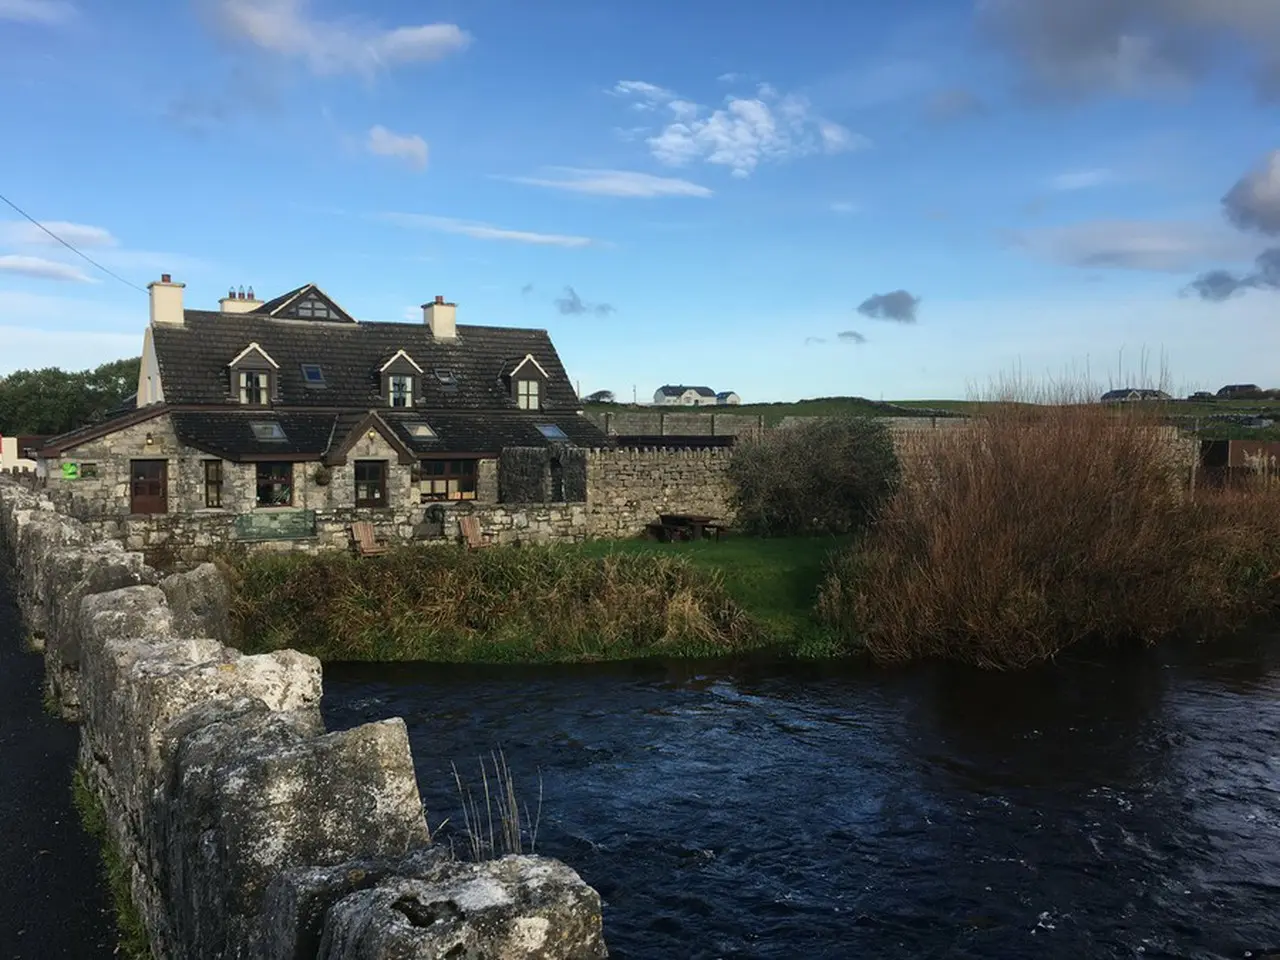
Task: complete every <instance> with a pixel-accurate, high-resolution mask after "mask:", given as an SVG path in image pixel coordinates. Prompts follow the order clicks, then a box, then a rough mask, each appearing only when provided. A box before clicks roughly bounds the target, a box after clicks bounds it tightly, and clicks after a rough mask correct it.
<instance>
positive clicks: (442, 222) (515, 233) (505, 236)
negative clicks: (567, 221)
mask: <svg viewBox="0 0 1280 960" xmlns="http://www.w3.org/2000/svg"><path fill="white" fill-rule="evenodd" d="M380 219H382V220H385V221H386V222H387V223H394V224H397V225H398V226H402V227H418V228H421V229H424V230H435V231H438V232H440V233H455V234H460V235H461V236H464V237H472V238H473V239H476V240H507V241H510V242H512V243H528V244H533V245H534V246H541V247H568V248H577V247H589V246H592V245H593V244H598V243H599V241H598V240H593V239H592V238H591V237H577V236H571V235H566V234H561V233H535V232H533V231H531V230H511V229H508V228H506V227H495V226H494V225H492V224H489V223H478V222H476V221H472V220H457V219H454V218H453V217H436V216H431V215H429V214H425V213H384V214H381V215H380Z"/></svg>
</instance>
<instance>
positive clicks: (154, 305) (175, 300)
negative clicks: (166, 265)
mask: <svg viewBox="0 0 1280 960" xmlns="http://www.w3.org/2000/svg"><path fill="white" fill-rule="evenodd" d="M185 287H186V284H185V283H174V282H173V279H172V278H171V277H170V276H169V274H167V273H162V274H161V275H160V279H159V280H158V281H152V282H151V283H149V284H147V292H148V293H150V294H151V323H152V325H154V324H157V323H172V324H174V325H176V326H179V327H180V326H182V320H183V313H182V291H183V289H184V288H185Z"/></svg>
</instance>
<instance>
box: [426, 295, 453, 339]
mask: <svg viewBox="0 0 1280 960" xmlns="http://www.w3.org/2000/svg"><path fill="white" fill-rule="evenodd" d="M422 319H423V320H425V321H426V323H427V326H429V327H430V328H431V336H433V337H435V338H436V339H437V340H452V339H454V338H455V337H456V336H457V335H458V305H457V304H456V303H445V302H444V297H440V296H437V297H436V299H435V301H434V302H432V303H424V304H423V305H422Z"/></svg>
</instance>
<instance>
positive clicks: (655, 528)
mask: <svg viewBox="0 0 1280 960" xmlns="http://www.w3.org/2000/svg"><path fill="white" fill-rule="evenodd" d="M723 530H724V524H723V523H721V522H720V518H719V517H707V516H702V515H701V514H694V513H664V514H662V515H660V516H659V517H658V519H657V521H655V522H654V523H651V524H649V535H650V536H651V537H653V538H654V539H655V540H661V541H662V542H663V543H670V542H671V541H673V540H703V539H708V538H712V539H715V540H719V539H720V534H721V532H722V531H723Z"/></svg>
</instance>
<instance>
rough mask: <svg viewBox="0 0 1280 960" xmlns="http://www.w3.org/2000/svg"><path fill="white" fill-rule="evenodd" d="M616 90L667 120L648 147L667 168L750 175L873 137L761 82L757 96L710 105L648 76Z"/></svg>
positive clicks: (862, 144)
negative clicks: (710, 167)
mask: <svg viewBox="0 0 1280 960" xmlns="http://www.w3.org/2000/svg"><path fill="white" fill-rule="evenodd" d="M612 92H613V93H614V94H615V95H617V96H620V97H626V98H628V99H630V100H631V102H632V106H633V107H634V108H636V109H638V110H640V111H641V112H652V113H656V114H657V115H659V116H661V117H662V118H663V120H662V121H661V123H663V124H664V125H662V126H661V128H660V129H659V130H657V131H656V132H654V133H653V135H652V136H650V137H648V139H647V141H646V142H647V143H648V145H649V150H650V152H651V153H652V154H653V156H654V157H655V158H657V159H658V160H659V161H660V162H661V163H665V164H667V165H668V166H672V167H680V166H686V165H688V164H690V163H693V162H694V161H702V162H704V163H709V164H714V165H718V166H724V167H728V168H729V169H730V170H731V171H732V173H733V175H734V176H735V177H748V176H750V175H751V173H752V171H754V170H755V169H756V167H757V166H759V165H760V164H761V163H762V162H775V163H777V162H784V161H787V160H794V159H797V158H800V157H806V156H812V155H814V154H822V153H826V154H832V153H842V152H845V151H848V150H857V149H861V148H863V147H865V146H867V145H868V144H869V141H868V140H867V139H866V138H865V137H863V136H861V135H859V134H855V133H853V132H851V131H849V130H847V129H846V128H845V127H842V126H841V125H840V124H838V123H834V122H833V121H831V120H827V119H825V118H824V117H822V116H819V115H818V114H817V113H816V112H815V111H814V109H813V107H812V105H811V104H810V103H809V101H808V100H807V99H805V98H804V97H801V96H799V95H796V94H787V95H785V96H784V95H782V94H780V93H779V92H778V91H777V90H776V89H774V88H773V87H772V86H770V85H769V84H765V83H762V84H760V85H759V86H758V87H757V88H756V92H755V95H754V96H750V97H739V96H729V97H726V98H725V103H724V106H723V107H719V108H716V109H711V108H709V107H706V106H703V105H701V104H697V103H694V102H692V101H690V100H686V99H683V98H681V97H679V96H678V95H677V94H676V93H675V92H674V91H671V90H668V89H667V88H665V87H661V86H658V85H657V84H654V83H649V82H647V81H643V80H621V81H619V82H618V83H617V84H615V85H614V87H613V90H612Z"/></svg>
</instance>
